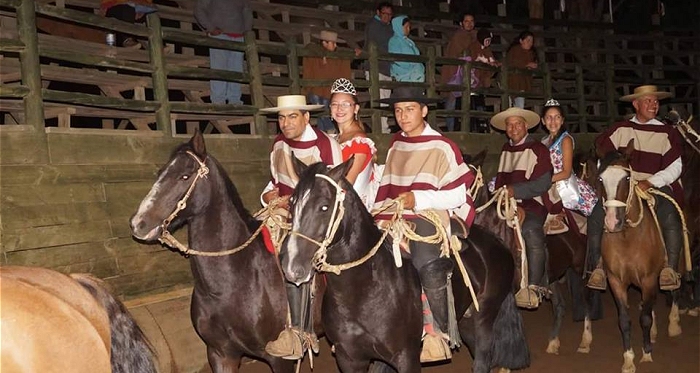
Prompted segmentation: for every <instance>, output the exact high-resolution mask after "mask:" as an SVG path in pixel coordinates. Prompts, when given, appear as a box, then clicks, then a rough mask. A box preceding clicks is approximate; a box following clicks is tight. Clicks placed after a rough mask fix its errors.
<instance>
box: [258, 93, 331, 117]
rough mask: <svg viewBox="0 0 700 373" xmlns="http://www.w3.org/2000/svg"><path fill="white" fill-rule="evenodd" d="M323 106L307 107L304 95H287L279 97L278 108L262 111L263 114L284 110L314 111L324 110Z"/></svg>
mask: <svg viewBox="0 0 700 373" xmlns="http://www.w3.org/2000/svg"><path fill="white" fill-rule="evenodd" d="M323 107H324V106H323V105H307V104H306V97H304V96H303V95H286V96H279V97H277V106H275V107H269V108H264V109H260V111H261V112H263V113H277V112H280V111H282V110H306V111H313V110H319V109H323Z"/></svg>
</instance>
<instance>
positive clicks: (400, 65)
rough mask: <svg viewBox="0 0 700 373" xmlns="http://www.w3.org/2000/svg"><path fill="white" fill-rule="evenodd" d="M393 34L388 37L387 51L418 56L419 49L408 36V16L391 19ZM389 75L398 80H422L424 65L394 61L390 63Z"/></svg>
mask: <svg viewBox="0 0 700 373" xmlns="http://www.w3.org/2000/svg"><path fill="white" fill-rule="evenodd" d="M391 27H392V28H393V29H394V36H392V37H391V39H389V53H399V54H409V55H414V56H419V55H420V51H419V50H418V47H417V46H416V43H414V42H413V40H411V39H410V38H409V37H408V34H409V33H410V32H411V20H410V19H409V18H408V16H397V17H395V18H394V19H392V20H391ZM391 77H392V78H394V79H395V80H396V81H399V82H424V81H425V66H423V64H422V63H420V62H404V61H396V62H393V63H392V64H391Z"/></svg>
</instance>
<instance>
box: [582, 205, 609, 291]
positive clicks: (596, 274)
mask: <svg viewBox="0 0 700 373" xmlns="http://www.w3.org/2000/svg"><path fill="white" fill-rule="evenodd" d="M604 218H605V211H604V210H603V208H602V207H601V205H600V202H598V203H597V204H596V205H595V206H594V207H593V211H591V215H590V216H588V222H587V223H588V224H587V225H588V227H587V230H588V232H587V233H588V243H587V245H588V257H587V258H586V271H588V272H590V274H591V275H590V277H589V278H588V283H587V284H586V286H588V287H589V288H591V289H596V290H605V289H606V287H607V279H606V277H605V271H603V265H602V261H601V259H600V241H601V239H602V238H603V219H604Z"/></svg>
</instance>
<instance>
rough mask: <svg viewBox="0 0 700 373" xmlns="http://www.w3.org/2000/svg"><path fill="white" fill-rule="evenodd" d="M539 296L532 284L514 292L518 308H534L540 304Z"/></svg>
mask: <svg viewBox="0 0 700 373" xmlns="http://www.w3.org/2000/svg"><path fill="white" fill-rule="evenodd" d="M540 297H541V296H540V294H538V292H536V291H535V289H534V288H533V286H532V285H529V286H527V287H524V288H522V289H520V290H518V292H517V293H515V304H516V305H517V306H518V307H520V308H526V309H536V308H538V307H539V306H540Z"/></svg>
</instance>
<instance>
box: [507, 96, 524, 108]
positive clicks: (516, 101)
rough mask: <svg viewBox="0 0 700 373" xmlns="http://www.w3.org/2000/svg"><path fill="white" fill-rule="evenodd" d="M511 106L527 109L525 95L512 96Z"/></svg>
mask: <svg viewBox="0 0 700 373" xmlns="http://www.w3.org/2000/svg"><path fill="white" fill-rule="evenodd" d="M510 107H519V108H521V109H525V97H511V98H510Z"/></svg>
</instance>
